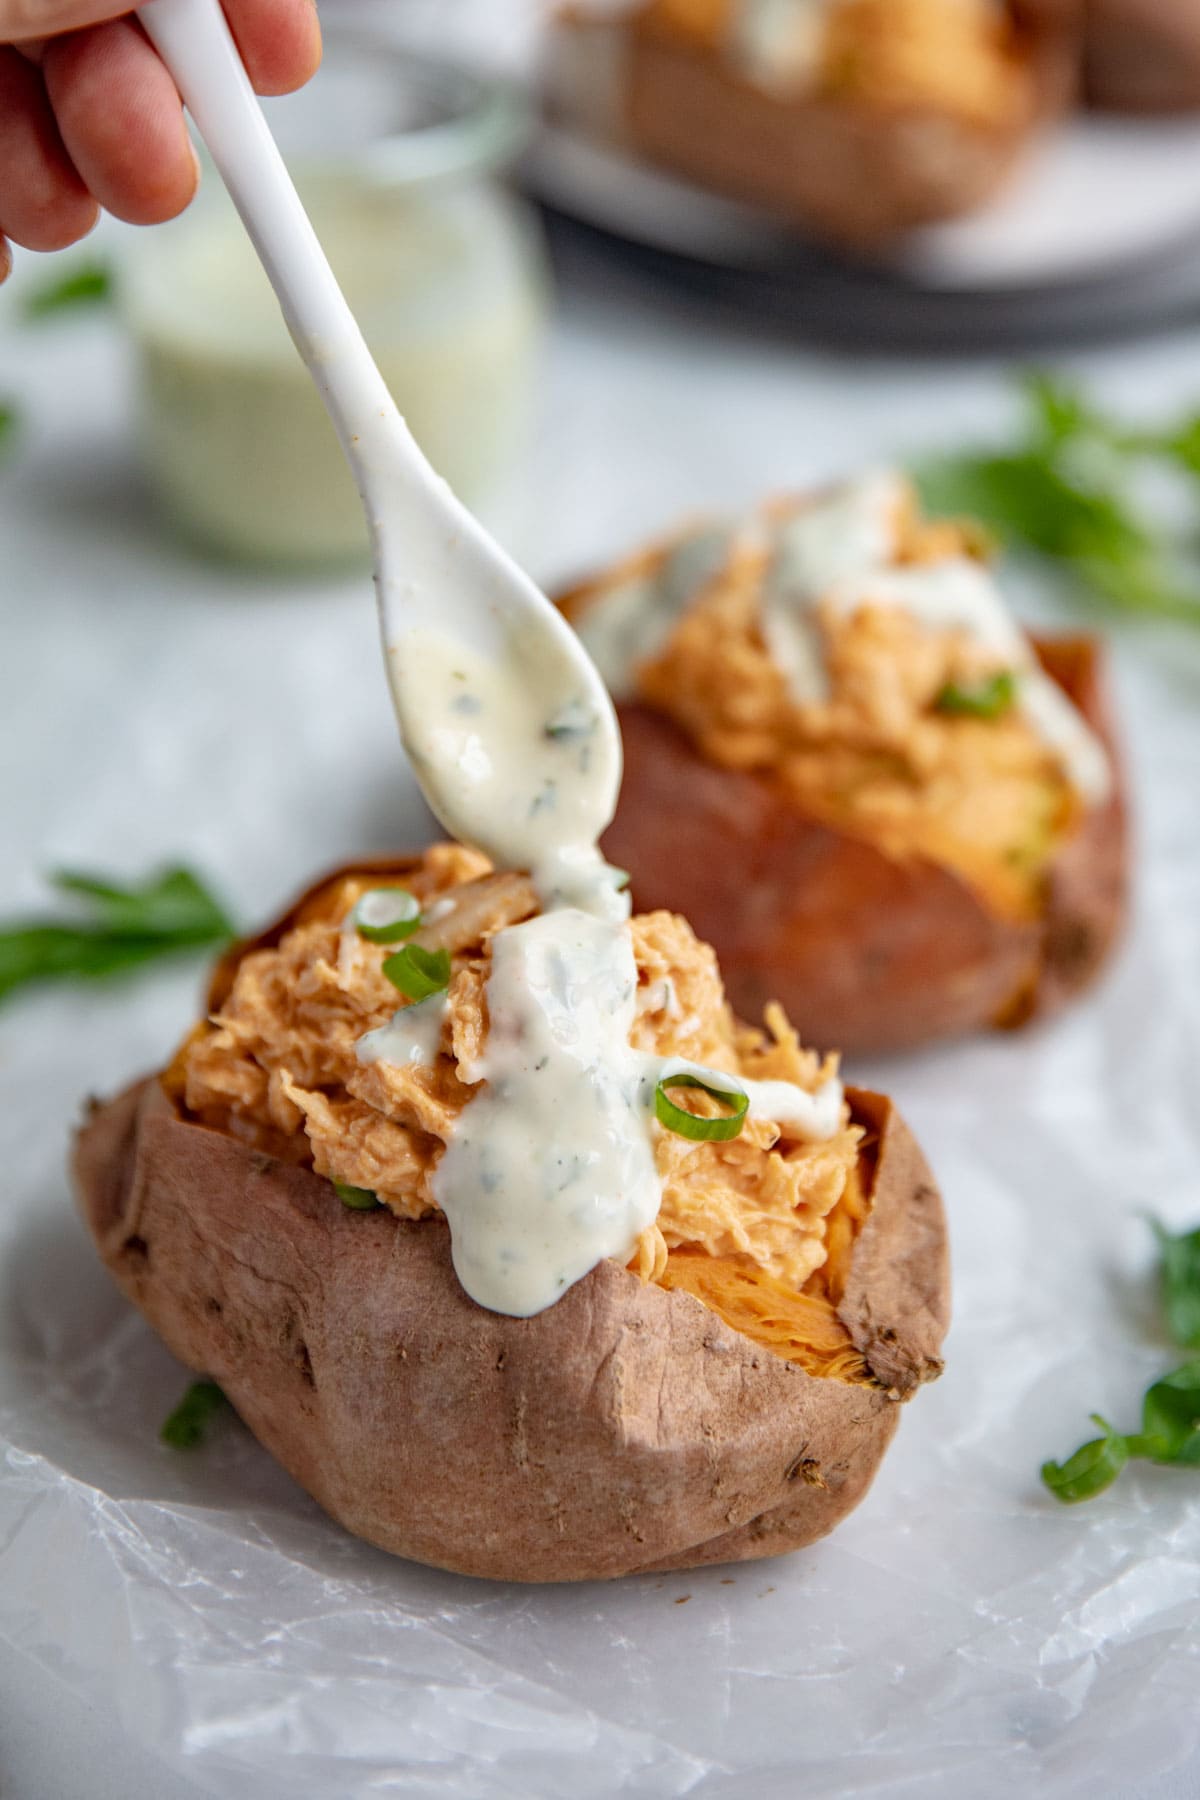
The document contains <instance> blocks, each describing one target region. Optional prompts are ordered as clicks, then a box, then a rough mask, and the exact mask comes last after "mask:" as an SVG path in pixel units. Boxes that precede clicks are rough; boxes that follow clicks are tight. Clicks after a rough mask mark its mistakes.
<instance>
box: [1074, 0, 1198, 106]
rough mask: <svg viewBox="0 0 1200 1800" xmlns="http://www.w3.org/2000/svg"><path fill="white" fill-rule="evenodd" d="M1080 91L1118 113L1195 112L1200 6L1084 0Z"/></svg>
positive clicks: (1177, 1)
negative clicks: (1081, 83)
mask: <svg viewBox="0 0 1200 1800" xmlns="http://www.w3.org/2000/svg"><path fill="white" fill-rule="evenodd" d="M1083 45H1084V48H1083V81H1084V92H1085V95H1086V97H1087V99H1088V100H1089V101H1090V102H1091V103H1092V105H1093V106H1099V107H1109V108H1112V109H1114V110H1116V111H1119V112H1141V113H1158V112H1163V113H1165V112H1186V111H1190V110H1191V109H1192V108H1194V107H1200V7H1198V6H1197V5H1196V3H1195V0H1086V10H1085V15H1084V39H1083Z"/></svg>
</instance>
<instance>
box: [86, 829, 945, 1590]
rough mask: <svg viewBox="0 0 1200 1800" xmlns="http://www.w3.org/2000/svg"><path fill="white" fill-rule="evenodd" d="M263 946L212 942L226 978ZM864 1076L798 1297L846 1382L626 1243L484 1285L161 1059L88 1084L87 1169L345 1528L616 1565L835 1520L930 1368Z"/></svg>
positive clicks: (507, 1569)
mask: <svg viewBox="0 0 1200 1800" xmlns="http://www.w3.org/2000/svg"><path fill="white" fill-rule="evenodd" d="M408 867H411V862H406V861H405V860H403V859H388V860H386V861H380V862H379V863H376V864H365V865H363V864H356V865H355V871H356V872H357V873H376V872H377V873H379V874H380V875H381V876H382V875H389V876H393V877H394V876H396V875H398V874H403V872H404V871H405V869H406V868H408ZM329 879H330V878H329V877H326V879H325V881H322V882H320V883H318V884H315V885H314V887H313V888H312V889H310V890H309V892H308V893H307V894H306V895H304V896H302V897H301V899H300V900H299V901H297V902H296V903H295V905H293V906H292V907H291V908H290V909H289V910H288V912H287V913H286V914H285V915H284V917H283V918H282V919H281V920H280V921H278V922H277V923H276V924H275V925H274V926H272V927H271V929H270V930H269V931H268V932H265V933H263V934H262V936H261V937H259V938H257V939H255V940H253V943H254V945H258V944H264V943H270V942H273V941H274V940H275V939H277V938H278V937H279V936H280V935H281V934H282V933H283V932H284V931H285V930H286V929H287V928H288V926H289V925H290V924H291V923H293V922H294V921H295V920H296V919H297V918H298V917H300V916H302V915H303V913H304V910H305V908H306V907H307V906H310V905H312V904H313V903H314V902H316V903H318V904H319V900H317V897H318V896H319V894H320V892H321V890H322V889H323V888H325V887H326V885H327V883H328V880H329ZM249 947H252V946H249V945H246V946H240V947H239V948H238V949H237V950H235V951H234V952H232V953H231V954H230V955H229V956H228V957H226V958H225V959H224V960H223V961H222V962H221V963H220V964H219V965H218V967H217V970H216V974H215V976H214V979H213V983H212V988H211V993H210V1003H211V1004H213V1005H217V1004H219V1003H220V1001H221V999H222V998H223V997H224V994H225V992H226V991H227V988H228V983H229V981H230V979H231V976H232V971H233V969H234V968H235V967H236V959H237V957H238V956H240V955H241V954H244V952H245V949H246V948H249ZM849 1099H850V1103H851V1107H852V1111H853V1114H854V1117H855V1119H856V1121H857V1122H858V1123H860V1124H861V1125H862V1126H863V1128H864V1137H863V1145H862V1149H861V1152H860V1158H859V1165H858V1174H857V1182H856V1184H855V1189H856V1200H855V1204H854V1205H853V1206H852V1207H850V1208H848V1209H845V1210H846V1218H845V1220H844V1221H843V1222H842V1223H844V1225H845V1229H844V1230H843V1229H842V1226H841V1224H839V1225H838V1226H837V1227H836V1229H837V1231H838V1232H839V1234H840V1235H839V1241H838V1243H837V1244H836V1246H833V1247H832V1249H831V1257H830V1274H829V1280H828V1282H827V1283H826V1284H825V1286H826V1288H827V1291H828V1301H829V1305H830V1307H831V1310H830V1311H829V1312H828V1313H827V1314H826V1315H825V1323H826V1329H825V1331H824V1333H823V1334H822V1333H821V1331H820V1329H819V1327H820V1323H821V1319H820V1315H821V1314H822V1308H823V1307H824V1306H825V1304H826V1302H825V1301H822V1300H820V1299H815V1300H813V1301H812V1302H809V1303H808V1310H810V1311H811V1312H812V1313H813V1315H814V1319H815V1320H816V1323H817V1326H818V1329H817V1331H816V1332H815V1334H814V1335H817V1336H818V1337H822V1336H823V1338H824V1339H828V1341H829V1343H830V1345H831V1346H834V1347H835V1348H836V1346H837V1340H838V1339H839V1337H842V1336H844V1337H845V1338H846V1339H847V1341H848V1342H849V1344H850V1345H851V1346H852V1348H853V1356H852V1357H849V1358H847V1357H845V1356H844V1355H843V1356H842V1358H841V1363H842V1366H843V1367H845V1369H846V1373H847V1374H849V1375H850V1377H851V1378H850V1379H834V1378H821V1377H818V1376H815V1375H813V1374H809V1373H807V1372H806V1371H805V1370H804V1369H803V1368H801V1367H799V1366H798V1365H797V1364H796V1363H794V1362H791V1361H788V1360H786V1359H785V1358H784V1357H782V1356H780V1355H777V1354H772V1352H771V1350H769V1349H764V1348H763V1347H762V1345H761V1344H759V1343H755V1342H754V1341H752V1340H751V1339H750V1338H749V1337H746V1336H743V1335H741V1334H740V1333H739V1332H737V1331H735V1330H733V1329H731V1327H730V1326H729V1325H728V1324H726V1323H724V1322H723V1320H722V1319H721V1318H719V1317H718V1316H717V1315H716V1314H715V1313H714V1312H713V1311H711V1310H710V1309H709V1308H707V1307H706V1306H704V1305H703V1304H702V1303H701V1302H699V1301H698V1300H697V1299H696V1298H695V1297H694V1296H693V1294H692V1293H690V1292H687V1291H674V1292H672V1291H668V1290H667V1289H666V1288H665V1287H657V1286H653V1285H644V1284H643V1283H642V1282H641V1281H640V1280H639V1279H638V1278H637V1276H635V1275H633V1274H631V1273H630V1272H629V1271H628V1270H626V1269H622V1268H619V1267H618V1266H617V1265H616V1264H615V1263H612V1262H604V1263H602V1264H600V1265H599V1267H597V1268H596V1269H594V1270H593V1271H592V1273H591V1274H590V1275H588V1276H587V1277H586V1278H585V1279H584V1280H583V1281H581V1282H579V1283H578V1284H577V1285H576V1286H575V1287H573V1288H572V1289H571V1290H570V1291H569V1292H568V1293H567V1294H566V1295H565V1296H564V1298H563V1299H562V1300H560V1301H559V1302H558V1303H557V1304H556V1305H555V1306H553V1307H551V1308H550V1309H549V1310H548V1311H546V1312H543V1313H541V1314H539V1315H537V1316H536V1317H535V1318H532V1319H510V1318H506V1317H504V1316H502V1315H500V1314H497V1313H490V1312H487V1311H485V1310H484V1309H483V1308H482V1307H479V1306H477V1305H476V1304H475V1303H474V1302H473V1301H472V1300H470V1299H469V1298H468V1297H467V1295H466V1294H465V1293H464V1292H463V1290H462V1288H461V1287H460V1286H459V1283H458V1279H457V1277H456V1276H455V1274H454V1270H453V1266H452V1264H451V1260H450V1244H449V1233H448V1231H447V1229H446V1227H445V1225H444V1224H443V1223H442V1221H441V1220H440V1219H430V1220H425V1221H422V1222H420V1223H412V1222H410V1221H407V1220H402V1219H398V1218H396V1217H395V1216H394V1215H393V1214H391V1213H389V1212H386V1211H378V1212H367V1213H363V1212H353V1211H349V1210H348V1209H347V1208H346V1207H344V1206H343V1205H342V1203H341V1201H340V1200H339V1199H338V1198H337V1195H336V1194H335V1193H334V1191H333V1188H332V1186H331V1184H330V1183H329V1182H328V1181H325V1180H324V1179H323V1178H321V1177H320V1176H318V1175H315V1174H314V1173H313V1172H312V1171H311V1170H309V1169H307V1168H303V1167H298V1166H296V1165H295V1164H293V1163H284V1162H280V1161H277V1160H275V1159H274V1158H272V1157H270V1156H268V1155H265V1154H264V1153H263V1152H262V1151H260V1150H255V1149H252V1148H251V1147H250V1146H248V1145H246V1144H243V1143H240V1142H239V1141H237V1140H236V1139H234V1138H232V1137H229V1136H226V1135H224V1134H223V1133H221V1132H217V1131H213V1130H211V1129H209V1128H208V1127H207V1126H204V1125H201V1124H199V1123H197V1122H196V1121H194V1120H192V1119H190V1118H189V1117H187V1115H186V1114H185V1112H184V1111H183V1109H182V1107H181V1106H180V1104H179V1101H178V1097H177V1094H176V1092H175V1091H174V1084H173V1083H172V1081H171V1079H170V1074H169V1072H168V1075H167V1077H166V1078H165V1079H164V1078H160V1077H151V1078H150V1079H148V1080H146V1081H144V1082H141V1083H139V1084H138V1085H137V1086H135V1087H133V1088H130V1089H128V1090H127V1091H126V1092H125V1093H124V1094H122V1095H120V1096H119V1097H118V1098H117V1099H115V1100H113V1101H111V1102H109V1103H108V1104H107V1105H101V1106H97V1107H96V1108H94V1109H93V1110H92V1112H91V1114H90V1115H89V1117H88V1118H87V1120H86V1121H85V1123H84V1125H83V1127H82V1128H81V1130H80V1132H79V1135H78V1138H77V1140H76V1146H75V1156H74V1178H75V1188H76V1194H77V1198H78V1202H79V1206H80V1210H81V1212H82V1214H83V1217H84V1219H85V1221H86V1223H87V1225H88V1228H89V1230H90V1231H91V1233H92V1236H93V1238H94V1239H95V1242H96V1246H97V1249H98V1251H99V1253H100V1256H101V1258H102V1259H103V1261H104V1263H105V1264H106V1266H107V1267H108V1269H109V1270H110V1272H111V1273H112V1275H113V1276H114V1278H115V1280H116V1281H117V1283H118V1285H119V1286H120V1287H121V1288H122V1290H123V1291H124V1292H125V1293H126V1295H127V1296H128V1297H129V1299H130V1300H132V1301H133V1303H134V1304H135V1305H136V1306H138V1307H139V1308H140V1310H141V1311H142V1313H143V1314H144V1315H145V1317H146V1318H147V1319H148V1320H149V1322H150V1324H151V1325H152V1326H153V1327H154V1329H155V1330H156V1331H157V1332H158V1333H159V1335H160V1336H161V1337H162V1338H163V1340H164V1341H165V1343H166V1344H167V1345H168V1346H169V1347H170V1349H171V1350H172V1351H173V1352H174V1353H175V1355H176V1356H178V1357H179V1358H180V1359H181V1360H182V1361H183V1362H185V1363H187V1364H188V1365H189V1366H190V1367H191V1368H193V1369H195V1370H196V1371H197V1372H200V1373H203V1374H205V1375H208V1376H210V1377H211V1378H212V1379H214V1380H216V1381H217V1382H219V1383H220V1385H221V1386H222V1387H223V1388H224V1390H225V1392H226V1394H227V1395H228V1396H229V1398H230V1400H231V1401H232V1402H233V1404H234V1406H235V1407H236V1408H237V1410H238V1412H239V1413H240V1414H241V1416H242V1418H243V1419H244V1421H245V1422H246V1424H247V1425H248V1426H249V1427H250V1429H251V1430H252V1431H253V1432H254V1434H255V1435H256V1436H257V1437H258V1438H259V1439H260V1441H261V1442H262V1443H263V1444H264V1445H265V1447H266V1448H267V1449H268V1450H269V1451H270V1452H271V1454H272V1455H273V1456H275V1457H276V1458H277V1460H278V1461H279V1462H280V1463H281V1464H282V1465H283V1466H284V1468H286V1469H287V1470H288V1471H289V1472H290V1473H291V1474H292V1475H293V1476H294V1477H295V1479H296V1480H297V1481H298V1482H299V1483H300V1484H301V1485H302V1486H303V1487H304V1488H306V1489H307V1490H308V1492H309V1493H310V1494H312V1495H313V1497H314V1498H315V1499H316V1500H317V1501H318V1502H319V1503H320V1504H321V1505H322V1506H323V1507H324V1508H325V1509H326V1511H327V1512H329V1513H330V1514H331V1515H332V1516H333V1517H334V1518H335V1519H337V1520H338V1521H339V1522H340V1523H341V1524H342V1525H344V1526H345V1527H346V1529H347V1530H349V1531H352V1532H354V1533H355V1534H356V1535H358V1536H360V1537H364V1538H366V1539H368V1540H369V1541H370V1542H372V1543H375V1544H378V1545H380V1546H381V1547H382V1548H384V1549H386V1550H391V1551H394V1552H396V1553H397V1554H399V1555H402V1556H407V1557H411V1558H413V1559H415V1560H416V1561H419V1562H425V1563H430V1564H432V1565H434V1566H436V1567H440V1568H446V1569H453V1570H457V1571H460V1572H462V1573H465V1574H472V1575H480V1576H488V1577H492V1578H495V1579H500V1580H514V1581H531V1582H542V1581H567V1580H582V1579H592V1578H607V1577H611V1576H618V1575H623V1574H628V1573H632V1572H634V1571H639V1570H658V1569H668V1568H687V1567H691V1566H693V1565H696V1564H701V1563H714V1562H737V1561H743V1560H746V1559H748V1558H753V1557H759V1556H769V1555H773V1554H775V1553H777V1552H780V1551H785V1550H792V1549H797V1548H799V1547H800V1546H801V1545H804V1544H807V1543H811V1542H812V1541H813V1540H814V1539H816V1538H819V1537H822V1536H823V1535H824V1534H825V1533H826V1532H828V1531H830V1530H832V1528H833V1527H834V1526H835V1525H836V1524H837V1523H838V1521H839V1520H840V1519H841V1518H843V1517H844V1516H845V1514H846V1513H847V1512H849V1511H850V1509H851V1508H852V1507H853V1506H855V1505H856V1504H857V1503H858V1501H859V1500H860V1499H861V1498H862V1496H863V1494H864V1493H865V1492H866V1489H867V1487H868V1486H869V1484H870V1482H871V1479H872V1477H873V1475H874V1473H875V1471H876V1469H877V1467H878V1465H879V1462H880V1459H881V1458H882V1456H883V1453H884V1451H885V1449H886V1448H887V1445H888V1443H889V1442H890V1440H891V1437H892V1434H893V1432H894V1431H895V1428H896V1423H897V1418H898V1412H899V1404H898V1403H899V1402H901V1401H903V1400H906V1399H908V1398H909V1397H910V1396H911V1395H912V1394H913V1393H914V1392H915V1391H916V1389H917V1388H918V1387H919V1386H920V1384H921V1383H922V1382H924V1381H926V1380H929V1379H930V1378H932V1377H933V1376H935V1375H937V1374H938V1373H939V1372H940V1369H941V1355H940V1347H941V1342H942V1338H943V1336H944V1334H945V1331H946V1327H947V1324H948V1320H949V1270H948V1257H947V1247H946V1231H945V1221H944V1217H943V1214H942V1207H941V1201H940V1199H939V1196H938V1193H937V1189H936V1186H935V1185H934V1182H933V1179H932V1176H931V1175H930V1172H929V1169H928V1167H927V1165H926V1163H925V1161H924V1158H923V1157H922V1155H921V1152H920V1150H919V1149H918V1147H917V1145H916V1143H915V1142H914V1140H913V1138H912V1136H911V1134H910V1133H909V1131H908V1129H907V1127H906V1126H905V1125H904V1123H903V1121H902V1120H901V1119H900V1117H899V1115H898V1114H897V1113H896V1111H895V1109H894V1108H893V1107H892V1105H891V1102H890V1101H888V1100H886V1099H884V1098H883V1097H881V1096H879V1095H876V1094H871V1093H867V1092H865V1091H863V1092H860V1091H856V1090H853V1089H852V1090H850V1092H849ZM860 1214H861V1215H862V1217H861V1222H858V1223H857V1228H856V1229H855V1228H854V1226H855V1217H854V1215H860ZM839 1216H840V1215H838V1214H837V1213H836V1211H835V1217H839ZM832 1229H835V1227H834V1225H833V1223H832V1222H831V1230H832ZM851 1232H853V1235H851ZM818 1285H820V1284H819V1283H818Z"/></svg>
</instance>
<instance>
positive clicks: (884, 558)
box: [761, 469, 905, 702]
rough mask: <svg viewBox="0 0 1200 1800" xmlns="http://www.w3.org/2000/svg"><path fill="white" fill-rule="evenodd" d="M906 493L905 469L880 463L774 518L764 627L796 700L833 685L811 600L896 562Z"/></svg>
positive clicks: (763, 607) (817, 696)
mask: <svg viewBox="0 0 1200 1800" xmlns="http://www.w3.org/2000/svg"><path fill="white" fill-rule="evenodd" d="M904 497H905V487H904V483H903V481H902V480H901V478H900V476H899V475H897V474H895V473H893V472H892V471H891V470H886V469H884V470H875V471H872V472H871V473H869V474H867V475H864V476H863V477H862V479H861V480H859V481H855V482H851V483H848V484H847V485H846V486H845V487H840V488H837V489H835V490H834V491H833V492H832V493H831V494H829V495H827V496H826V497H824V498H822V499H820V500H816V501H814V502H813V504H812V505H811V506H806V507H804V508H803V509H802V510H801V511H800V512H797V513H794V514H792V515H791V516H790V517H788V518H786V519H782V520H780V521H778V522H777V523H776V524H775V526H774V528H773V530H772V532H771V549H770V553H769V560H768V563H767V571H766V575H765V577H764V579H763V589H762V601H761V617H762V634H763V638H764V639H765V641H766V645H767V649H768V650H769V651H770V653H771V658H772V661H773V662H774V663H775V666H776V668H778V669H780V670H782V672H783V674H784V675H785V676H786V677H787V682H788V687H789V688H790V690H791V693H792V696H793V698H795V699H796V700H799V701H801V702H804V701H811V700H814V699H821V698H823V697H824V695H825V694H826V692H827V691H828V685H829V684H828V679H827V677H826V673H825V646H824V644H823V643H822V641H821V636H820V633H819V631H817V630H816V629H815V623H814V620H813V618H812V611H813V608H814V607H815V605H816V603H817V601H818V600H820V599H821V598H822V596H823V595H824V594H825V593H826V592H827V591H828V589H829V588H831V587H832V586H834V584H835V583H837V582H841V581H844V580H846V579H847V578H849V577H852V576H855V575H858V574H861V572H862V571H863V570H864V569H875V568H886V567H887V566H888V565H889V564H890V563H891V561H892V559H893V557H894V556H895V553H896V545H897V539H898V532H899V521H900V516H901V511H902V508H903V505H904Z"/></svg>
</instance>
